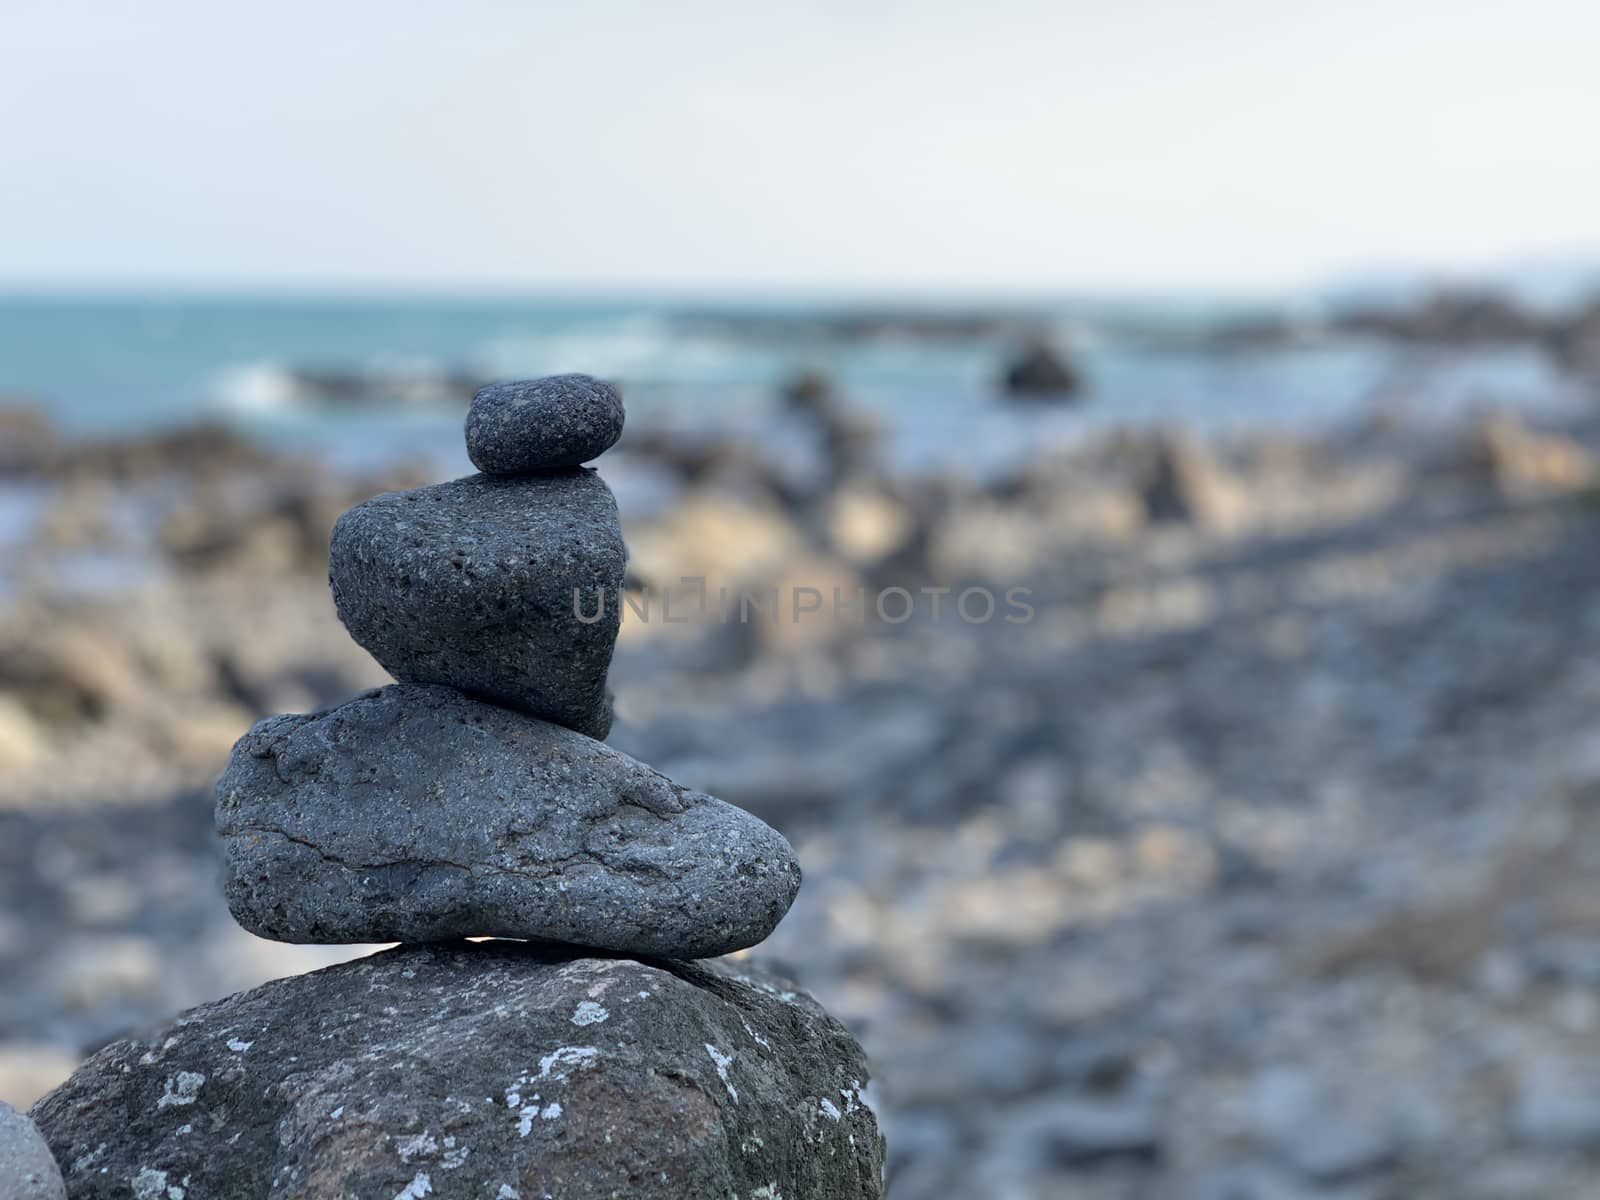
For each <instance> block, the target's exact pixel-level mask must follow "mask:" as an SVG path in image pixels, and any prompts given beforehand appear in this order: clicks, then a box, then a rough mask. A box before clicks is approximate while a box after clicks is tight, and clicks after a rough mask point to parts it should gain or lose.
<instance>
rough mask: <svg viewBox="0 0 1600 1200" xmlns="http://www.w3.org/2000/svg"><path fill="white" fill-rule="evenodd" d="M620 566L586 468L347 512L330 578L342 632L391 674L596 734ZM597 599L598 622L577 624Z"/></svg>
mask: <svg viewBox="0 0 1600 1200" xmlns="http://www.w3.org/2000/svg"><path fill="white" fill-rule="evenodd" d="M626 560H627V552H626V550H625V549H624V548H623V545H622V530H621V526H620V525H619V524H618V521H617V502H616V500H615V499H614V498H613V497H612V495H611V490H610V489H609V488H607V487H606V485H605V484H604V483H603V482H602V481H601V480H600V477H599V476H597V475H595V474H594V472H592V471H587V470H583V469H573V470H568V471H560V472H552V473H549V474H544V475H529V476H526V477H522V478H516V479H510V478H497V477H495V476H490V475H472V476H469V477H467V478H465V479H457V480H453V481H452V482H450V483H441V484H435V485H434V486H432V487H425V488H417V489H415V490H413V491H409V492H390V493H388V494H386V495H382V496H376V497H374V498H373V499H371V500H368V501H366V502H365V503H364V504H358V505H357V506H356V507H355V508H352V509H351V510H350V511H349V512H347V513H345V514H344V515H343V516H342V517H340V518H339V520H338V523H337V524H336V525H335V526H334V529H333V538H332V545H331V547H330V549H329V555H328V579H329V583H330V584H331V586H332V588H333V600H334V604H335V605H336V606H337V608H338V610H339V619H340V620H341V621H343V622H344V624H345V628H346V629H348V630H349V631H350V635H351V636H352V637H354V638H355V640H356V641H357V642H359V643H361V645H362V646H364V647H365V648H366V649H367V650H368V651H369V652H370V653H371V654H372V656H373V657H374V658H376V659H377V660H378V661H379V662H380V663H382V664H383V667H384V669H385V670H387V671H388V672H389V673H390V674H391V675H393V676H394V677H395V678H396V679H400V680H404V681H407V682H411V683H444V684H449V685H451V686H453V687H458V688H461V689H462V690H463V691H468V692H472V693H475V694H477V695H481V696H483V697H484V698H486V699H489V700H493V701H495V702H496V703H499V704H505V705H509V706H510V707H512V708H520V709H522V710H523V711H525V712H529V713H532V714H533V715H534V716H536V717H543V718H545V719H546V720H550V721H556V722H558V723H560V724H562V725H566V726H568V727H569V728H572V729H576V730H578V731H579V732H580V733H586V734H589V735H590V736H591V737H605V735H606V734H607V732H609V730H610V726H611V703H610V699H609V697H608V696H607V695H606V686H605V685H606V671H607V669H608V668H609V667H610V664H611V650H612V647H613V646H614V645H615V644H616V640H617V628H618V625H619V624H620V621H621V611H620V604H619V596H620V594H621V593H620V590H619V589H620V588H621V586H622V573H623V568H624V565H625V563H626ZM575 589H576V591H577V592H578V600H576V601H575V599H574V590H575ZM602 597H603V601H604V603H603V610H604V611H603V615H601V617H600V619H598V620H595V621H593V622H586V621H584V620H581V619H580V618H579V611H581V612H582V613H583V614H585V615H593V614H595V613H596V611H597V610H599V609H600V607H601V598H602Z"/></svg>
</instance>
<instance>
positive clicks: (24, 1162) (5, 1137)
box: [0, 1103, 67, 1200]
mask: <svg viewBox="0 0 1600 1200" xmlns="http://www.w3.org/2000/svg"><path fill="white" fill-rule="evenodd" d="M0 1200H67V1185H66V1184H65V1183H64V1182H62V1179H61V1168H60V1167H59V1166H57V1165H56V1160H55V1158H54V1157H53V1156H52V1155H51V1153H50V1147H49V1146H48V1145H47V1144H46V1143H45V1140H44V1135H43V1134H41V1133H40V1132H39V1129H38V1127H37V1126H36V1125H34V1123H33V1122H32V1121H31V1120H30V1119H29V1118H28V1116H27V1114H25V1113H19V1112H18V1111H17V1110H16V1109H14V1108H12V1107H11V1106H10V1105H9V1104H5V1103H0Z"/></svg>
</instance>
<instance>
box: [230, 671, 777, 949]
mask: <svg viewBox="0 0 1600 1200" xmlns="http://www.w3.org/2000/svg"><path fill="white" fill-rule="evenodd" d="M216 816H217V828H218V830H219V832H220V833H221V835H222V839H223V847H224V860H225V864H226V866H225V879H224V890H225V892H226V894H227V898H228V906H229V907H230V908H231V909H232V910H233V915H234V916H235V917H236V918H237V919H238V921H239V923H240V924H241V925H243V926H244V927H245V928H246V929H248V930H250V931H251V932H252V933H257V934H260V935H261V936H262V937H267V938H274V939H277V940H278V941H285V942H392V941H398V942H417V941H435V940H441V939H448V938H458V937H470V936H476V935H483V936H500V937H516V938H539V939H546V940H550V941H558V942H570V943H573V944H575V945H580V946H590V947H596V948H599V949H604V950H611V951H616V952H618V953H623V954H641V955H660V956H663V957H668V958H704V957H710V956H713V955H718V954H727V953H729V952H730V951H733V950H740V949H743V948H744V947H747V946H752V945H754V944H755V943H757V942H759V941H761V940H762V939H763V938H765V937H766V936H767V934H769V933H771V932H772V930H773V929H774V928H775V927H776V926H777V924H778V922H779V921H780V920H782V919H783V916H784V914H785V913H786V912H788V910H789V905H790V904H791V903H792V902H793V900H794V896H795V893H796V891H798V890H799V887H800V868H799V865H798V864H797V863H796V861H795V857H794V851H793V850H792V849H791V848H790V846H789V843H788V842H787V841H785V840H784V838H783V836H782V835H781V834H779V833H778V832H777V831H775V830H773V829H772V828H770V827H769V826H767V825H765V824H763V823H762V822H761V821H760V820H758V819H757V818H755V817H753V816H751V815H750V814H749V813H747V812H745V811H744V810H742V809H738V808H735V807H733V806H732V805H730V804H725V803H723V802H722V801H721V800H717V799H714V798H713V797H711V796H707V795H706V794H704V793H703V792H695V791H690V790H689V789H687V788H682V787H679V786H678V785H677V784H675V783H673V782H672V781H671V780H669V779H668V778H667V777H666V776H664V775H662V774H660V773H659V772H656V771H654V770H652V769H651V768H649V767H648V766H646V765H644V764H643V763H641V762H638V761H636V760H634V759H632V758H629V757H628V756H627V755H625V754H622V753H620V752H619V751H616V750H613V749H611V748H610V747H609V746H606V745H604V744H603V743H601V742H597V741H595V740H594V739H593V738H588V737H584V736H583V735H582V734H578V733H574V732H572V731H571V730H569V729H563V728H562V727H560V726H558V725H552V724H550V723H548V722H546V721H538V720H534V719H532V718H530V717H526V716H523V715H522V714H520V713H515V712H512V711H510V710H508V709H503V708H497V707H495V706H493V705H488V704H482V703H479V702H477V701H474V700H471V699H468V698H467V697H465V696H462V695H460V694H459V693H457V692H455V691H452V690H451V689H449V688H442V687H420V686H408V685H400V686H394V687H387V688H382V689H380V690H378V691H373V692H368V693H365V694H364V695H361V696H358V697H357V698H356V699H354V700H351V701H350V702H349V703H347V704H344V705H342V706H340V707H338V708H335V709H332V710H330V711H328V712H324V713H317V714H313V715H309V716H280V717H271V718H269V719H268V720H265V721H263V722H261V723H260V724H259V725H257V726H256V727H255V728H254V729H252V730H251V731H250V732H249V733H247V734H246V735H245V736H244V737H243V738H241V739H240V741H239V743H238V744H237V745H236V746H235V747H234V750H233V757H232V759H231V760H230V761H229V764H228V769H227V771H226V772H225V773H224V774H223V776H222V780H221V782H220V783H219V784H218V785H217V812H216Z"/></svg>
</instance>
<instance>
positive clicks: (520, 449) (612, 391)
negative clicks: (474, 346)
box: [467, 375, 623, 475]
mask: <svg viewBox="0 0 1600 1200" xmlns="http://www.w3.org/2000/svg"><path fill="white" fill-rule="evenodd" d="M622 419H623V412H622V397H621V396H619V395H618V394H617V389H616V388H614V387H612V386H611V385H610V384H609V383H605V382H603V381H602V380H599V379H594V378H591V377H590V376H588V375H550V376H547V377H546V378H544V379H527V380H522V381H520V382H517V383H496V384H491V385H490V386H489V387H486V388H483V389H482V390H480V391H479V392H478V394H477V395H476V396H474V397H473V398H472V407H471V408H470V409H469V410H468V411H467V457H469V458H471V459H472V465H473V466H475V467H477V468H478V470H480V471H485V472H487V473H489V474H491V475H520V474H524V473H526V472H529V471H543V470H548V469H550V468H551V467H575V466H578V465H579V464H580V463H586V462H589V461H590V460H591V459H595V458H599V457H600V456H601V455H602V454H604V453H605V452H606V451H607V450H609V449H610V448H611V447H612V446H614V445H615V444H616V441H617V439H618V438H619V437H621V436H622Z"/></svg>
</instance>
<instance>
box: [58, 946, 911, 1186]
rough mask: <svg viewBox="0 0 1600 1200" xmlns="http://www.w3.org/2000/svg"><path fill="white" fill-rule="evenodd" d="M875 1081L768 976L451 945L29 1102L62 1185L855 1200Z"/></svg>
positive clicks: (103, 1061)
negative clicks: (866, 1091)
mask: <svg viewBox="0 0 1600 1200" xmlns="http://www.w3.org/2000/svg"><path fill="white" fill-rule="evenodd" d="M866 1082H867V1068H866V1063H865V1060H864V1058H863V1055H862V1053H861V1050H860V1047H858V1046H857V1045H856V1043H855V1042H854V1040H852V1039H851V1037H850V1036H849V1034H848V1033H847V1032H846V1031H845V1029H844V1028H843V1027H842V1026H841V1025H840V1024H839V1023H838V1022H837V1021H835V1020H834V1019H833V1018H831V1017H829V1016H828V1015H827V1014H826V1013H825V1012H823V1010H822V1009H821V1008H820V1007H818V1005H817V1004H816V1003H815V1002H814V1001H812V1000H811V999H810V998H809V997H807V996H804V995H802V994H799V993H796V992H794V991H791V990H789V989H788V988H787V986H786V985H784V984H782V983H780V982H778V981H774V980H770V979H767V978H764V977H758V976H749V975H740V974H734V973H733V972H732V971H731V970H729V969H728V968H725V967H724V968H719V969H717V970H708V969H703V968H700V967H696V966H690V965H688V964H681V963H670V962H662V963H659V964H655V965H646V964H643V963H639V962H634V961H630V960H624V959H597V958H570V957H567V956H564V955H560V954H554V953H551V952H549V951H548V950H540V949H538V948H535V947H532V946H526V945H519V944H513V943H503V942H502V943H457V944H453V945H448V946H405V947H400V948H398V949H395V950H388V951H385V952H383V953H381V954H376V955H373V956H371V957H369V958H363V959H358V960H356V961H355V962H351V963H344V964H341V965H339V966H336V967H330V968H328V969H326V970H323V971H318V972H316V973H315V974H311V975H301V976H296V977H293V978H289V979H280V980H277V981H275V982H273V983H269V984H266V985H265V986H263V987H260V988H257V989H255V990H254V991H250V992H242V993H240V994H238V995H235V996H231V997H229V998H227V999H225V1000H221V1001H218V1002H216V1003H213V1004H208V1005H205V1006H203V1007H200V1008H196V1009H192V1010H190V1011H189V1012H187V1013H185V1014H183V1015H181V1016H179V1017H178V1018H177V1019H176V1020H175V1021H174V1022H173V1023H172V1024H171V1025H170V1026H168V1027H167V1028H165V1029H163V1030H161V1031H159V1032H157V1033H155V1034H154V1035H152V1036H151V1037H149V1038H148V1039H147V1040H140V1041H122V1042H116V1043H113V1044H112V1045H110V1046H107V1047H106V1048H105V1049H103V1050H102V1051H100V1052H99V1053H98V1054H96V1055H95V1056H94V1057H93V1058H92V1059H90V1060H89V1061H88V1062H87V1063H86V1064H85V1065H84V1066H83V1067H82V1068H81V1069H80V1070H79V1071H78V1072H77V1073H76V1074H75V1075H73V1076H72V1078H71V1079H69V1080H68V1081H67V1082H66V1083H64V1084H63V1085H62V1086H61V1087H60V1088H58V1089H56V1091H54V1092H52V1093H51V1094H50V1095H48V1096H46V1097H45V1098H44V1099H43V1100H41V1101H40V1102H39V1103H38V1104H37V1105H35V1106H34V1109H33V1116H34V1118H35V1119H36V1120H37V1121H38V1123H39V1126H40V1128H41V1129H42V1130H43V1131H44V1135H45V1137H46V1138H47V1139H48V1141H49V1143H50V1146H51V1149H53V1150H54V1151H55V1154H56V1157H57V1158H58V1160H60V1161H61V1162H62V1163H64V1164H68V1169H67V1172H66V1174H67V1181H68V1186H69V1188H70V1189H71V1194H72V1196H73V1197H74V1200H96V1198H100V1197H106V1198H110V1197H116V1198H117V1200H126V1198H127V1197H128V1196H129V1195H130V1192H131V1194H132V1195H133V1196H134V1197H139V1198H143V1200H153V1198H155V1197H160V1198H161V1200H170V1198H171V1197H174V1196H176V1195H178V1192H177V1191H175V1190H174V1189H181V1192H182V1194H184V1195H186V1196H190V1197H206V1198H207V1200H245V1198H249V1200H257V1198H259V1197H262V1196H266V1195H268V1194H269V1193H270V1194H271V1195H273V1196H275V1197H282V1198H284V1200H314V1198H315V1200H322V1198H327V1200H333V1198H335V1197H346V1196H359V1197H363V1198H366V1197H378V1198H380V1200H390V1198H391V1197H405V1198H406V1200H418V1198H420V1197H422V1196H425V1195H432V1196H436V1197H451V1196H471V1197H483V1198H485V1200H495V1198H496V1197H501V1198H506V1197H518V1198H522V1200H536V1198H539V1197H545V1196H559V1197H562V1198H563V1200H589V1198H591V1197H595V1198H598V1197H608V1198H609V1197H616V1196H641V1197H642V1196H649V1197H651V1198H652V1200H676V1198H681V1200H706V1198H713V1197H714V1198H715V1200H725V1198H728V1197H738V1200H778V1198H779V1197H784V1198H786V1200H824V1198H826V1200H866V1198H871V1197H878V1196H880V1195H881V1194H882V1188H881V1183H880V1180H881V1176H882V1165H883V1144H882V1140H881V1138H880V1137H879V1134H878V1130H877V1123H876V1120H875V1118H874V1115H873V1113H872V1111H871V1109H870V1108H869V1107H868V1104H867V1101H866V1100H865V1099H864V1098H863V1095H862V1089H863V1088H864V1086H865V1085H866Z"/></svg>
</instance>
